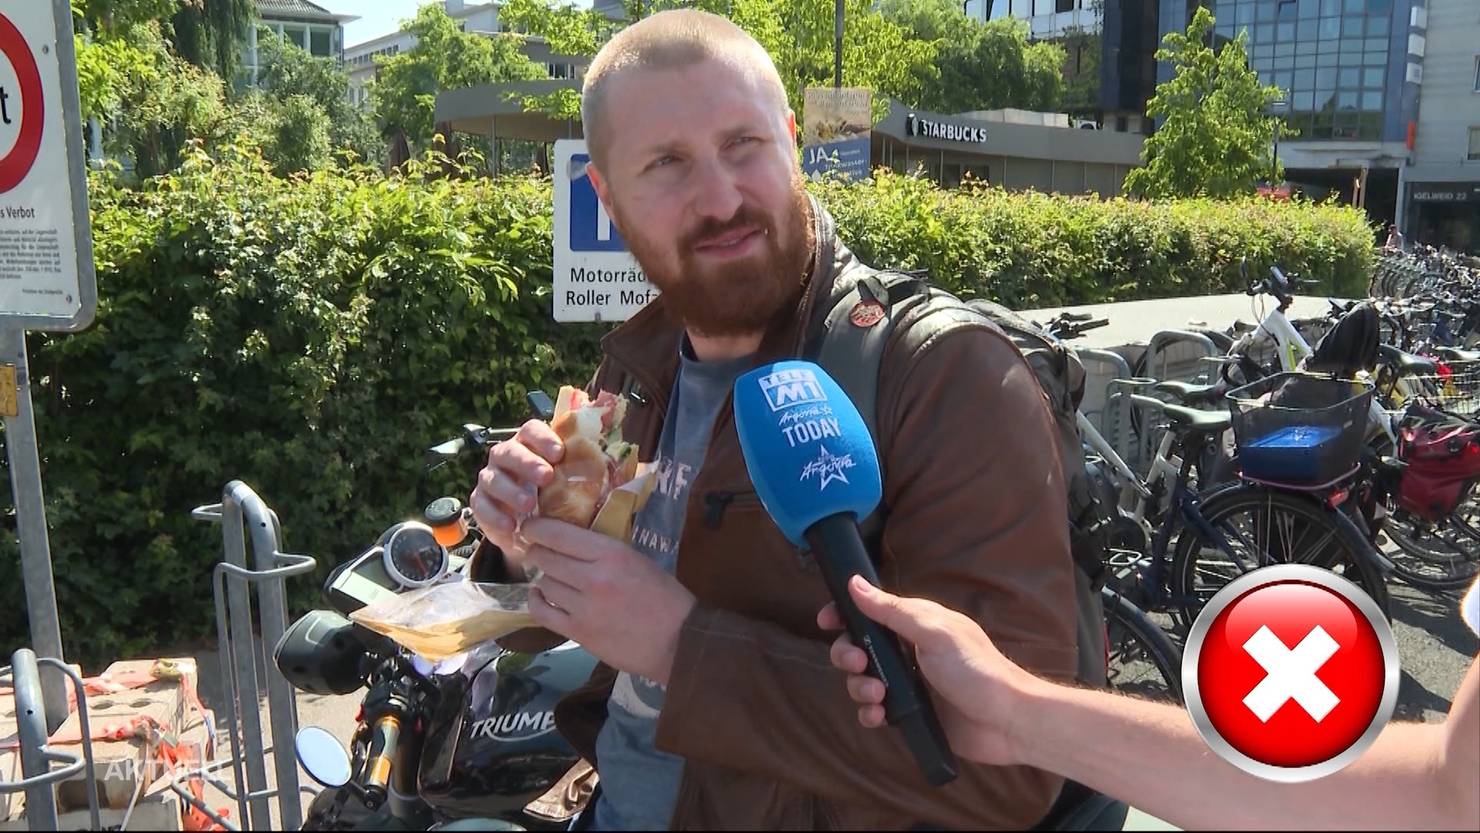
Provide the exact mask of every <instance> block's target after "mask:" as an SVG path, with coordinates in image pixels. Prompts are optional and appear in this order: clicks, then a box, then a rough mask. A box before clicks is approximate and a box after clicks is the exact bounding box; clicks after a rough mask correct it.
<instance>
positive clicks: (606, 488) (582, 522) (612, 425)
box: [539, 386, 646, 531]
mask: <svg viewBox="0 0 1480 833" xmlns="http://www.w3.org/2000/svg"><path fill="white" fill-rule="evenodd" d="M626 414H627V399H626V397H623V396H618V395H616V394H613V393H610V392H606V391H603V392H602V393H601V394H600V395H598V396H597V397H596V399H594V400H593V399H591V398H589V397H588V396H587V395H586V393H585V391H582V390H580V389H579V388H573V387H570V386H566V387H562V388H561V389H560V395H559V397H558V398H557V399H556V400H555V418H554V419H553V420H551V422H550V426H551V427H552V428H554V429H555V433H556V435H558V436H559V437H560V439H561V441H562V442H563V443H564V444H565V456H564V458H562V459H561V461H560V463H559V464H558V465H556V466H555V480H554V481H553V482H551V483H550V485H548V486H544V487H542V488H541V489H540V494H539V513H540V515H542V516H543V517H546V518H555V519H557V520H562V521H566V522H567V523H572V524H575V525H576V526H579V527H584V528H588V529H589V528H592V526H593V523H594V522H595V521H596V520H597V517H598V516H599V515H600V514H601V510H602V509H603V507H605V506H606V504H607V503H608V501H609V500H610V498H611V496H612V495H613V493H616V492H618V491H621V490H623V487H625V486H627V485H628V484H631V483H633V481H634V480H635V479H637V474H638V466H637V456H638V455H637V446H635V445H633V444H631V443H628V442H624V441H623V440H622V420H623V418H624V417H625V416H626ZM626 491H631V490H630V489H629V490H626ZM643 496H644V497H645V496H646V495H643ZM624 514H630V511H629V512H628V513H624ZM598 531H602V530H598Z"/></svg>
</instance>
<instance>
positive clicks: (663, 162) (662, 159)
mask: <svg viewBox="0 0 1480 833" xmlns="http://www.w3.org/2000/svg"><path fill="white" fill-rule="evenodd" d="M677 161H678V159H677V158H675V157H672V156H659V157H658V158H657V159H654V160H653V161H651V162H649V163H648V169H649V170H651V169H653V168H663V167H667V166H668V165H671V164H673V163H674V162H677Z"/></svg>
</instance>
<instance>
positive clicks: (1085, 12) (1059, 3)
mask: <svg viewBox="0 0 1480 833" xmlns="http://www.w3.org/2000/svg"><path fill="white" fill-rule="evenodd" d="M1101 3H1102V0H966V2H965V3H964V4H963V5H962V8H963V10H964V11H965V12H966V15H967V16H968V17H974V18H976V19H978V20H982V21H987V20H997V19H999V18H1004V17H1012V18H1017V19H1018V20H1026V21H1028V29H1029V36H1030V37H1032V38H1033V39H1034V40H1057V39H1059V38H1063V37H1067V36H1069V35H1071V34H1075V33H1079V32H1091V33H1093V32H1098V31H1100V5H1101Z"/></svg>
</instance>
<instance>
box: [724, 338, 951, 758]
mask: <svg viewBox="0 0 1480 833" xmlns="http://www.w3.org/2000/svg"><path fill="white" fill-rule="evenodd" d="M735 427H736V430H737V432H738V433H739V436H740V447H741V449H742V450H743V451H744V454H745V465H746V468H747V469H748V470H749V472H750V479H751V482H752V483H753V484H754V485H755V491H756V494H757V495H758V496H759V497H760V500H761V504H762V505H763V506H765V508H766V511H767V513H769V514H770V516H771V518H772V519H773V520H774V521H775V522H776V525H777V527H779V528H780V529H781V531H782V533H783V534H785V535H786V537H787V538H788V539H789V540H790V541H791V542H792V543H793V544H796V545H797V546H805V547H808V548H810V549H811V550H812V552H813V554H814V555H815V556H816V559H817V564H818V565H819V567H820V568H821V570H822V576H823V579H824V580H825V581H826V582H827V588H828V592H829V593H830V594H831V595H832V597H833V600H834V601H835V602H836V604H837V607H838V611H839V612H840V613H841V614H842V618H843V620H844V622H845V623H846V625H847V628H848V633H849V635H850V636H851V637H852V639H853V642H854V644H855V645H857V646H859V647H860V648H862V649H863V650H864V651H865V652H866V653H867V654H868V657H869V670H870V672H871V673H872V675H873V676H875V677H877V678H878V679H879V680H881V681H883V683H884V686H885V695H884V711H885V715H886V718H887V719H888V722H889V724H890V725H892V726H896V727H898V728H899V729H900V730H901V731H902V732H903V733H904V737H905V742H906V743H907V744H908V746H909V748H910V752H911V753H912V754H913V755H914V757H915V760H916V762H918V763H919V765H920V768H921V770H922V771H923V772H924V774H925V777H926V778H927V779H928V780H929V781H930V783H932V784H935V785H937V786H939V785H942V784H946V783H948V782H950V781H951V780H953V779H954V778H955V777H956V774H957V769H956V759H955V757H954V756H953V755H952V754H951V751H950V747H949V745H948V743H947V742H946V739H945V733H944V732H943V731H942V729H941V725H940V721H939V719H938V718H937V716H936V714H935V710H934V708H933V707H932V705H931V702H930V699H929V696H928V694H927V693H926V691H925V688H924V686H923V684H922V683H921V681H920V678H919V675H918V673H917V672H916V669H915V668H914V666H913V664H912V663H910V662H908V661H907V660H906V658H905V654H904V652H903V651H902V650H901V648H900V644H899V642H898V640H897V639H896V638H895V636H894V634H893V633H891V632H890V631H889V630H887V629H886V628H884V627H883V626H881V625H879V624H878V623H877V622H875V621H873V620H872V619H870V618H868V617H867V616H865V615H863V613H862V612H860V611H859V610H858V607H857V605H856V604H855V603H854V601H853V597H852V596H851V595H850V594H849V592H848V581H849V580H850V579H851V578H852V577H853V576H855V575H857V576H862V577H863V578H864V580H865V581H867V582H868V583H870V584H872V585H874V586H875V587H878V586H879V577H878V574H877V573H876V571H875V570H874V565H873V561H872V560H871V559H870V558H869V554H868V551H867V550H866V549H865V547H864V545H863V539H862V538H861V537H860V535H859V532H858V522H859V521H860V520H862V519H863V518H865V517H867V516H868V515H869V514H870V513H871V512H873V510H874V508H875V507H877V506H878V504H879V500H880V499H881V498H882V496H883V483H882V480H881V477H880V474H879V461H878V455H877V453H876V452H875V450H874V444H873V438H872V437H871V436H870V435H869V431H868V427H867V425H866V424H865V423H864V421H863V417H862V416H860V415H859V413H858V409H857V408H855V407H854V405H853V403H852V402H851V401H849V399H848V397H847V396H846V395H845V394H844V393H843V390H842V388H841V387H839V385H838V384H837V382H835V381H833V379H832V378H831V377H830V376H828V375H827V373H826V372H825V371H823V369H822V368H821V367H818V366H817V365H816V364H813V363H811V362H803V361H784V362H778V363H775V364H771V365H767V366H765V367H762V368H758V369H756V370H753V371H751V372H750V373H747V374H745V375H743V376H741V377H740V378H739V379H737V380H736V381H735Z"/></svg>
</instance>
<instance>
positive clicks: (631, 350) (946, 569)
mask: <svg viewBox="0 0 1480 833" xmlns="http://www.w3.org/2000/svg"><path fill="white" fill-rule="evenodd" d="M813 209H814V214H815V217H814V222H815V227H816V232H817V234H816V240H817V242H816V251H815V254H814V266H813V269H812V273H811V275H810V277H809V279H808V282H807V284H806V286H805V289H804V290H803V292H802V293H801V295H800V298H799V302H798V304H797V305H796V306H795V307H792V308H788V309H787V311H786V312H785V314H784V315H782V316H778V319H777V320H776V322H775V323H774V324H773V326H772V327H771V328H770V329H769V331H768V332H767V334H766V336H765V338H764V340H763V343H762V346H761V349H760V351H759V353H758V355H757V357H756V364H757V365H759V364H763V363H766V362H770V361H775V360H778V359H782V358H786V357H790V356H795V355H798V354H799V353H800V350H801V343H802V338H803V336H804V334H805V333H806V332H807V331H808V329H809V325H806V326H804V325H805V324H806V322H810V321H812V320H813V319H814V314H816V311H817V309H818V308H819V301H818V299H819V298H820V299H822V300H823V301H825V300H826V299H827V298H829V297H830V296H831V293H833V292H834V291H837V290H838V289H839V287H841V286H842V285H845V284H847V283H849V282H851V281H852V280H856V279H857V277H858V276H859V275H860V274H861V273H862V272H864V271H866V270H867V269H868V267H866V266H864V265H863V264H861V263H860V262H859V261H858V260H857V259H856V258H855V257H854V256H853V254H852V253H851V252H849V251H848V249H847V248H846V247H845V246H844V245H843V244H842V242H841V241H839V240H838V239H837V237H836V234H835V231H834V227H833V222H832V218H831V217H830V216H829V215H828V214H827V212H826V211H825V210H823V209H822V208H821V206H819V205H818V204H817V203H816V202H815V201H814V202H813ZM819 264H820V266H821V268H818V265H819ZM825 307H826V304H821V308H822V311H823V312H824V313H825ZM680 333H681V325H680V324H678V323H677V322H675V321H672V320H671V319H670V317H669V316H667V315H666V314H665V312H664V310H663V306H662V299H661V297H659V299H658V300H656V301H654V302H653V303H652V304H650V305H649V306H648V307H646V308H645V309H643V310H642V311H641V312H640V313H638V314H637V315H636V316H634V317H633V318H632V319H631V320H629V321H628V322H626V323H625V324H624V325H622V326H621V327H619V328H617V329H616V330H614V331H613V332H611V333H609V334H608V335H607V337H606V338H605V339H604V341H603V347H604V351H605V359H604V361H603V362H602V364H601V366H600V368H599V369H598V371H597V373H596V376H595V378H594V379H593V380H592V384H591V390H593V391H594V390H602V389H606V390H612V391H621V390H624V389H628V390H632V389H631V388H630V387H628V385H629V384H630V383H632V382H635V383H636V388H635V390H632V392H633V393H635V394H636V399H635V400H634V401H633V402H632V404H631V406H630V407H629V410H628V416H627V420H626V423H625V425H624V432H625V434H626V438H627V440H628V441H630V442H635V443H638V444H639V445H640V447H641V454H642V459H643V460H647V459H649V458H650V457H651V455H652V454H653V453H654V450H655V449H656V447H657V445H658V437H659V433H660V431H661V430H662V424H663V418H664V416H665V414H666V412H667V407H668V397H669V392H670V390H671V389H672V387H673V383H674V379H675V377H676V374H677V370H678V344H679V337H680ZM898 353H899V351H894V350H889V351H886V353H885V355H884V359H883V364H882V365H881V382H880V387H879V394H878V396H879V400H878V403H879V408H880V410H879V414H880V419H879V423H878V424H879V433H880V435H881V436H880V438H879V439H880V444H881V449H880V464H881V468H882V470H883V473H884V490H885V491H884V500H885V504H886V505H887V506H889V507H890V512H889V514H888V517H887V520H886V524H885V527H884V531H883V545H882V553H881V554H880V556H879V564H878V567H879V574H880V578H881V580H882V581H883V582H884V585H885V587H887V588H889V589H891V590H893V591H895V592H899V593H902V594H905V595H910V596H923V597H926V598H930V599H934V600H936V601H938V602H940V603H941V604H944V605H946V606H948V607H950V608H952V609H955V610H958V611H961V612H963V613H966V614H967V615H969V616H971V617H972V618H973V619H975V620H976V621H978V622H980V623H981V624H982V626H983V627H984V628H985V629H986V631H987V632H988V633H989V634H991V635H992V638H993V640H994V642H995V643H996V644H997V646H998V647H999V648H1000V649H1001V650H1002V651H1003V653H1004V654H1006V655H1007V656H1008V657H1010V658H1011V659H1013V660H1014V661H1015V662H1017V663H1018V664H1020V665H1022V666H1024V667H1025V668H1027V669H1029V670H1031V671H1033V672H1034V673H1036V674H1038V675H1040V676H1044V677H1048V678H1055V679H1059V680H1064V681H1069V680H1072V679H1073V677H1074V673H1075V669H1076V663H1077V648H1076V637H1075V629H1076V624H1077V622H1076V618H1077V614H1076V612H1075V596H1074V586H1073V581H1074V579H1073V572H1072V571H1073V567H1072V564H1071V561H1070V557H1069V544H1068V530H1067V525H1066V522H1065V517H1066V508H1065V495H1064V488H1063V486H1062V484H1061V480H1060V474H1059V471H1060V468H1059V461H1058V457H1057V452H1056V450H1055V449H1056V446H1055V441H1054V433H1053V427H1052V425H1051V422H1050V416H1049V412H1048V407H1047V404H1046V399H1045V398H1044V396H1043V394H1042V393H1041V392H1040V390H1039V388H1038V386H1037V383H1036V381H1035V378H1034V376H1033V373H1032V371H1031V370H1030V369H1029V367H1028V365H1027V364H1026V362H1025V361H1024V360H1023V359H1022V358H1021V356H1020V355H1019V354H1018V352H1017V350H1016V348H1014V347H1013V345H1012V344H1011V342H1009V341H1008V340H1007V339H1006V337H1005V336H1003V335H1002V334H1001V332H1000V331H998V330H996V329H995V328H993V327H990V326H987V325H982V324H964V325H961V326H960V327H959V328H958V329H954V330H950V331H948V332H947V334H945V335H944V336H942V337H939V338H937V339H935V340H933V341H931V342H927V343H926V344H925V345H924V346H923V347H921V348H920V349H919V350H918V351H916V352H915V354H914V355H899V354H898ZM720 413H721V416H720V418H719V420H718V422H717V424H716V425H715V429H714V435H713V439H712V440H711V443H710V447H709V452H708V456H707V457H706V458H705V462H704V466H703V468H702V469H701V470H700V472H699V473H698V475H697V476H696V478H695V481H694V483H693V486H692V491H691V498H690V501H689V507H688V514H687V517H686V519H685V522H684V528H683V533H682V537H681V539H680V542H679V548H678V552H679V557H678V567H677V575H678V580H679V581H680V582H682V583H683V585H684V586H685V587H687V588H688V589H689V590H690V591H691V592H692V593H693V594H694V595H695V596H696V597H697V599H698V605H697V606H696V608H695V609H694V612H693V614H692V615H691V616H690V617H689V619H688V621H687V622H686V623H685V625H684V629H683V632H682V634H681V635H680V638H679V646H678V655H677V658H676V660H675V663H674V670H673V674H672V679H671V681H670V684H669V687H668V691H667V697H666V700H665V702H664V705H663V709H662V713H661V717H660V718H659V723H658V734H657V745H658V747H659V748H660V749H662V750H664V751H666V752H670V753H673V754H675V755H679V756H682V757H683V758H685V760H686V765H685V768H684V774H683V779H682V784H681V787H680V789H679V795H678V802H677V806H676V808H675V811H674V816H673V820H672V827H673V829H906V828H910V827H916V826H920V825H929V826H933V827H948V828H967V829H988V828H1022V827H1025V826H1031V825H1033V824H1035V823H1036V822H1038V821H1039V820H1040V819H1041V818H1042V817H1043V816H1044V814H1045V813H1046V812H1047V811H1048V809H1049V807H1050V805H1051V804H1052V802H1053V800H1054V799H1055V797H1056V796H1057V795H1058V792H1059V789H1060V787H1061V785H1062V784H1063V780H1062V779H1061V778H1060V777H1058V776H1056V775H1053V774H1051V773H1047V772H1042V771H1039V770H1034V769H1029V768H1026V767H994V766H982V765H976V764H970V763H967V762H965V761H962V762H961V775H960V777H959V778H958V779H957V780H956V781H954V782H953V783H951V784H949V785H947V786H945V787H943V788H937V787H932V786H930V785H929V784H928V783H926V781H925V780H924V778H923V777H922V776H921V775H920V773H919V770H918V768H917V767H916V765H915V762H914V759H913V758H912V757H911V755H910V753H909V752H908V751H907V749H906V747H905V745H904V742H903V740H902V739H901V737H900V736H899V734H898V733H897V732H896V731H894V730H892V729H875V730H869V729H864V728H862V727H860V726H859V724H858V721H857V718H856V714H857V712H856V710H855V708H854V706H853V704H852V703H851V701H850V700H849V699H848V694H847V692H846V690H845V688H844V675H843V674H842V673H840V672H838V671H837V670H835V669H834V668H833V667H832V665H831V664H830V663H829V661H828V647H829V644H830V642H831V639H832V635H831V634H827V633H823V632H821V631H820V630H819V629H818V628H817V625H816V616H817V611H818V610H819V609H820V608H821V607H822V606H823V605H824V604H825V603H826V602H827V601H828V600H829V597H828V594H827V590H826V588H825V587H824V585H823V581H822V578H821V576H820V574H819V573H818V571H817V567H816V565H815V564H814V563H813V562H812V560H811V558H810V556H809V555H807V554H805V553H803V552H801V551H799V550H798V549H797V548H796V547H794V546H793V545H792V544H791V543H789V542H788V541H787V540H786V538H785V537H783V535H782V534H781V532H780V531H779V530H778V529H777V528H776V526H775V525H774V524H773V523H772V522H771V520H770V519H769V517H768V516H767V515H766V512H765V509H764V508H763V507H762V506H761V504H760V502H759V501H758V500H757V498H756V497H755V493H754V491H753V490H752V487H751V484H750V479H749V476H748V475H747V473H746V469H745V463H744V460H743V458H742V456H741V451H740V445H739V440H738V438H737V437H736V434H735V426H734V422H733V418H732V417H731V412H730V409H729V407H725V408H723V409H722V410H721V412H720ZM515 636H516V637H517V638H511V639H510V640H509V641H508V642H507V643H506V644H510V645H517V646H518V647H522V648H523V649H525V650H529V649H535V648H538V647H540V646H539V645H538V644H537V643H538V642H540V641H541V640H539V639H538V638H535V639H531V637H537V635H536V634H535V633H530V632H524V633H521V634H517V635H515ZM521 643H522V644H521ZM546 644H548V641H546ZM614 677H615V675H614V672H613V671H612V670H611V669H610V668H608V667H607V666H605V665H598V667H597V669H596V671H595V673H594V674H593V675H592V677H591V679H590V680H589V681H588V683H587V684H586V685H585V686H584V687H583V688H581V689H579V690H578V691H576V692H574V693H572V694H571V695H570V696H569V697H567V698H566V700H565V701H564V702H562V703H561V705H560V706H559V708H557V710H556V715H555V717H556V725H557V726H558V728H559V730H560V731H561V732H562V733H563V734H564V735H565V737H566V738H567V739H568V740H569V741H570V742H571V743H572V744H573V745H574V746H575V747H576V749H578V750H579V751H580V752H581V754H582V755H584V756H585V757H586V759H587V760H590V761H594V762H596V764H597V768H598V771H599V769H600V761H597V760H596V750H595V747H596V735H597V732H598V731H599V730H600V728H601V725H602V722H603V721H604V720H605V718H606V704H607V699H608V697H609V695H610V692H611V687H612V684H613V680H614Z"/></svg>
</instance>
